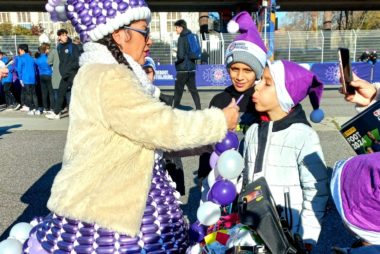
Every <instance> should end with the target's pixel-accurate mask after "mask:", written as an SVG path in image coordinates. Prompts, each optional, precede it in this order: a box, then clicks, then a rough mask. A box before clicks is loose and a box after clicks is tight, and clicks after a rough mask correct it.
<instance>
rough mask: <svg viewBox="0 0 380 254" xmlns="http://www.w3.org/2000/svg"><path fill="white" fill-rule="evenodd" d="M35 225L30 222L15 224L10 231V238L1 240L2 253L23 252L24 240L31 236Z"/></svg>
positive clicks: (13, 253) (0, 248) (0, 251)
mask: <svg viewBox="0 0 380 254" xmlns="http://www.w3.org/2000/svg"><path fill="white" fill-rule="evenodd" d="M32 228H33V226H32V225H31V224H30V223H26V222H20V223H17V224H15V225H14V226H13V227H12V228H11V231H10V233H9V237H8V239H6V240H4V241H2V242H0V253H2V254H21V253H22V248H23V247H22V246H23V244H24V242H25V241H26V240H27V239H28V238H29V233H30V231H31V230H32Z"/></svg>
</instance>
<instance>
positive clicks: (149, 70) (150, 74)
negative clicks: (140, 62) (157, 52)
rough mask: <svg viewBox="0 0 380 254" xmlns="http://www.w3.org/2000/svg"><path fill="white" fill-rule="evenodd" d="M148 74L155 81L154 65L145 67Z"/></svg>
mask: <svg viewBox="0 0 380 254" xmlns="http://www.w3.org/2000/svg"><path fill="white" fill-rule="evenodd" d="M144 71H145V73H146V75H148V79H149V80H150V81H152V82H153V80H154V70H153V68H152V67H147V68H144Z"/></svg>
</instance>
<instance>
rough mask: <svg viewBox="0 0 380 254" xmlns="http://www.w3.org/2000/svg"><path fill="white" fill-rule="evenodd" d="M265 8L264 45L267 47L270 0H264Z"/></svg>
mask: <svg viewBox="0 0 380 254" xmlns="http://www.w3.org/2000/svg"><path fill="white" fill-rule="evenodd" d="M263 7H264V8H265V9H264V45H265V47H267V15H268V1H267V0H263Z"/></svg>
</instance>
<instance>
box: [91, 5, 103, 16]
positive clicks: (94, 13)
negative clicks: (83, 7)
mask: <svg viewBox="0 0 380 254" xmlns="http://www.w3.org/2000/svg"><path fill="white" fill-rule="evenodd" d="M100 14H102V9H100V8H99V7H98V6H95V7H94V8H92V16H93V17H97V16H99V15H100Z"/></svg>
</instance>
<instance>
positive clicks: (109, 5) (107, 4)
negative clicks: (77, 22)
mask: <svg viewBox="0 0 380 254" xmlns="http://www.w3.org/2000/svg"><path fill="white" fill-rule="evenodd" d="M103 8H104V9H110V8H112V2H111V1H104V2H103Z"/></svg>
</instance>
